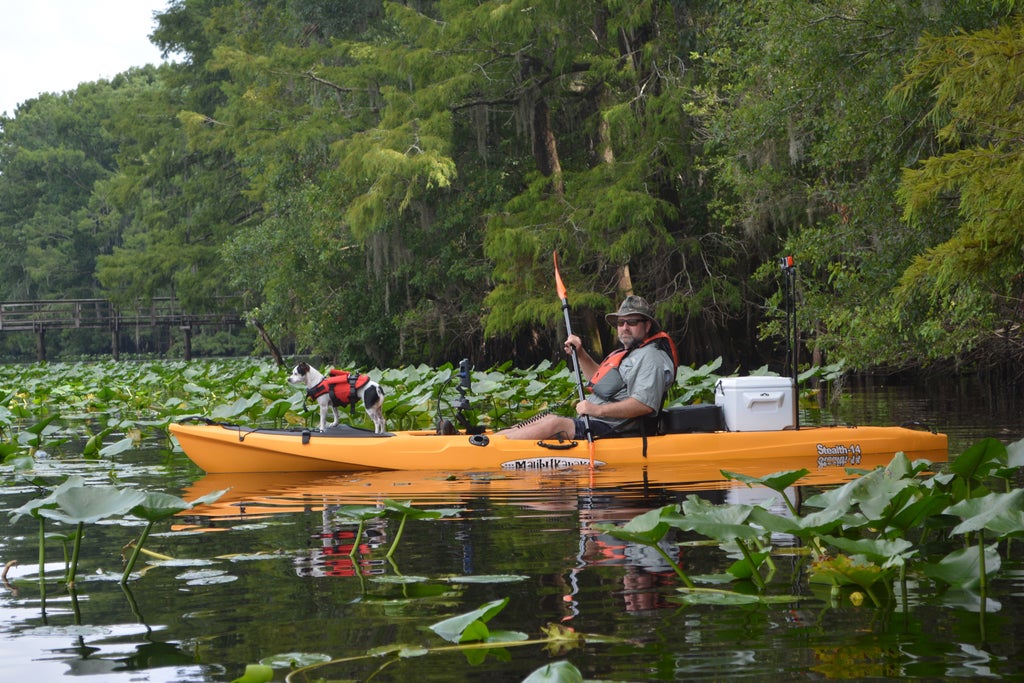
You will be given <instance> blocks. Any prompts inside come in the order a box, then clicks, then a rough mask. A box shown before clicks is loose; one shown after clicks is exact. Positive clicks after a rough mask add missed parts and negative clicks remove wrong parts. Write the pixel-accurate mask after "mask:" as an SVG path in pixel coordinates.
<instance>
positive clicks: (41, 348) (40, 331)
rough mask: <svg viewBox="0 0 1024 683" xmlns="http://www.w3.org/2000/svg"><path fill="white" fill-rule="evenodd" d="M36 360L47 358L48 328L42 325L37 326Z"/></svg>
mask: <svg viewBox="0 0 1024 683" xmlns="http://www.w3.org/2000/svg"><path fill="white" fill-rule="evenodd" d="M36 360H37V361H39V362H40V363H42V362H43V361H45V360H46V328H45V327H43V326H42V325H39V326H37V327H36Z"/></svg>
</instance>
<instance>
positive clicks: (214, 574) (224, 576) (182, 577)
mask: <svg viewBox="0 0 1024 683" xmlns="http://www.w3.org/2000/svg"><path fill="white" fill-rule="evenodd" d="M174 578H176V579H178V580H179V581H184V582H185V583H187V584H188V585H189V586H212V585H214V584H218V583H231V582H232V581H237V580H238V577H237V576H233V575H231V574H228V573H227V572H225V571H223V570H221V569H200V570H198V571H194V572H185V573H184V574H179V575H178V576H176V577H174Z"/></svg>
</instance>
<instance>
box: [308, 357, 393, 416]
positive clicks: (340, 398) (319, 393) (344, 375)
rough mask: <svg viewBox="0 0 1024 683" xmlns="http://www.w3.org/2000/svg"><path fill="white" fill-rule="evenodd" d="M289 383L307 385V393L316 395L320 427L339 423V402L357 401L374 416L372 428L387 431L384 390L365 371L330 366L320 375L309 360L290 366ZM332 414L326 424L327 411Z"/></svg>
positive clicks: (349, 404) (343, 404)
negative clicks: (362, 372) (352, 370)
mask: <svg viewBox="0 0 1024 683" xmlns="http://www.w3.org/2000/svg"><path fill="white" fill-rule="evenodd" d="M288 383H289V384H294V385H296V386H304V387H306V396H307V397H308V398H311V399H315V400H316V402H317V403H318V404H319V405H320V431H321V432H322V431H324V430H325V429H327V428H328V427H334V426H337V424H338V406H352V405H354V404H355V403H356V402H357V401H362V402H363V407H364V408H366V414H367V415H369V416H370V419H371V420H373V431H374V432H375V433H377V434H383V433H384V432H385V431H387V425H386V424H385V423H384V410H383V403H384V390H383V389H381V386H380V385H379V384H377V382H374V381H373V380H372V379H370V377H369V376H368V375H360V374H357V373H354V372H352V373H349V372H345V371H343V370H331V371H330V372H329V373H328V375H326V376H325V375H323V374H322V373H321V372H320V371H319V370H317V369H316V368H314V367H311V366H310V365H309V363H306V362H302V363H299V364H298V365H296V366H295V368H294V369H292V374H291V375H289V376H288ZM328 411H330V412H331V414H332V415H333V416H334V421H333V422H331V423H330V424H327V412H328Z"/></svg>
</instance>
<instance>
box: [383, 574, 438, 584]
mask: <svg viewBox="0 0 1024 683" xmlns="http://www.w3.org/2000/svg"><path fill="white" fill-rule="evenodd" d="M370 581H373V582H374V583H397V584H410V583H425V582H427V581H430V579H428V578H427V577H426V576H409V575H406V574H401V575H398V576H374V577H371V578H370Z"/></svg>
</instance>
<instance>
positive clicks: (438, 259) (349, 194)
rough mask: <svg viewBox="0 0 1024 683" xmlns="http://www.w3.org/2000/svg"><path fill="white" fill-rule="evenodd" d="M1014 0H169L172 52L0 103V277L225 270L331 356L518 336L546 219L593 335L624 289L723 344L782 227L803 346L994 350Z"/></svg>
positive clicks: (142, 281)
mask: <svg viewBox="0 0 1024 683" xmlns="http://www.w3.org/2000/svg"><path fill="white" fill-rule="evenodd" d="M1017 5H1018V3H1016V2H1014V1H1006V0H1001V1H1000V0H993V1H992V2H979V3H955V2H948V3H947V2H917V1H912V0H896V1H893V0H852V1H844V2H838V1H832V0H826V1H825V2H818V1H815V2H810V1H807V0H747V1H745V2H716V1H710V0H707V1H705V0H693V1H684V0H642V1H637V0H630V1H628V2H625V1H622V0H586V1H583V2H558V1H556V0H532V1H527V0H507V1H498V0H408V1H406V2H380V1H376V0H330V1H328V0H313V1H309V2H290V1H287V0H259V1H256V0H170V2H168V3H167V5H166V8H165V10H164V11H163V12H161V13H159V14H158V15H157V27H156V29H155V31H154V33H153V35H152V36H151V40H152V41H153V42H154V43H155V44H156V45H157V46H158V47H159V48H161V50H163V51H164V52H165V54H173V55H174V56H175V59H174V60H173V61H171V62H169V63H165V64H163V65H160V66H148V67H145V68H137V69H131V70H129V71H126V72H125V73H123V74H119V75H118V76H117V77H115V78H113V79H112V80H110V81H105V80H101V81H97V82H94V83H83V84H81V85H80V86H79V87H78V88H77V89H75V90H73V91H69V92H65V93H60V94H45V95H40V96H39V97H38V98H35V99H31V100H28V101H26V102H24V103H22V104H21V105H19V107H18V108H17V109H16V110H15V112H14V114H13V115H11V116H4V117H0V247H2V249H0V254H2V258H3V265H4V267H3V268H2V269H0V301H25V300H45V299H64V298H91V297H95V298H107V299H110V300H111V301H113V302H114V303H115V304H117V305H119V306H123V307H126V308H127V307H132V306H138V305H140V304H145V302H147V301H150V300H152V299H153V298H155V297H173V298H175V299H176V300H177V301H179V302H180V304H181V306H182V307H183V308H184V309H185V310H190V311H204V310H210V309H212V308H214V307H216V306H217V305H218V302H220V301H223V297H225V296H228V295H230V296H238V297H241V301H243V302H244V303H243V306H244V311H241V313H243V314H244V316H245V317H246V318H248V319H250V320H252V321H254V322H257V323H258V324H259V326H260V328H261V329H262V330H264V331H265V332H266V333H267V334H268V336H269V338H270V339H273V340H274V341H276V342H277V343H278V344H280V345H281V346H282V348H284V349H286V350H288V351H289V352H294V353H301V354H308V355H314V356H317V357H320V358H323V359H325V360H328V361H330V362H347V363H354V364H357V365H362V366H366V365H371V366H381V367H385V366H398V365H410V364H418V363H428V364H440V363H444V362H448V361H452V360H456V359H458V358H461V357H471V358H472V359H473V360H474V362H476V363H477V364H478V365H485V364H498V363H503V362H508V361H511V362H513V363H516V364H519V365H524V366H525V365H530V364H534V363H537V362H539V361H541V360H544V359H557V358H560V353H559V349H560V347H561V344H560V341H561V339H562V337H563V336H564V329H563V326H562V317H561V309H560V304H559V301H558V298H557V297H556V295H555V291H554V283H553V272H552V254H553V252H555V251H557V252H558V255H559V260H560V269H561V273H562V275H563V277H564V279H565V281H566V285H567V287H568V290H569V302H570V306H571V314H572V318H573V324H574V331H576V332H580V333H585V335H586V336H587V342H586V343H587V344H588V346H589V347H590V348H592V349H593V350H594V352H595V354H597V353H601V352H602V351H604V352H606V351H608V350H610V348H611V345H612V344H613V343H614V335H613V331H612V330H610V329H608V328H607V326H606V325H605V324H604V313H606V312H608V311H609V310H614V308H615V307H616V306H617V304H618V302H619V300H620V299H621V298H622V297H623V296H624V295H625V294H626V293H631V292H632V293H636V294H640V295H642V296H644V297H645V298H647V299H648V300H649V301H650V302H651V303H652V304H653V305H654V306H655V308H656V311H657V313H658V316H659V319H660V320H661V322H662V325H663V327H664V328H665V329H666V330H667V331H668V332H669V333H670V334H671V335H672V336H673V337H674V338H675V340H676V343H677V345H678V346H679V349H680V355H681V360H682V362H684V363H686V364H700V363H705V362H708V361H710V360H712V359H715V358H717V357H721V358H723V359H724V360H725V365H726V367H732V368H737V369H743V370H747V371H749V370H751V369H754V368H757V367H760V366H762V365H764V364H772V365H774V367H775V369H781V363H782V361H783V360H784V359H783V347H784V345H785V344H786V341H787V339H788V335H786V334H785V330H784V327H785V317H784V312H785V306H784V303H785V302H783V301H782V293H783V291H784V287H783V282H782V280H783V275H782V273H781V272H780V268H779V265H778V264H779V259H780V258H781V257H783V256H793V257H794V259H795V263H796V264H797V272H798V279H797V282H798V286H797V294H798V301H797V311H798V315H797V318H796V320H797V324H798V326H799V346H800V353H801V355H800V359H801V363H802V364H804V365H809V364H811V363H822V362H826V361H828V362H831V361H838V360H842V361H843V362H844V363H845V364H846V367H848V368H852V369H859V370H876V371H886V372H894V371H903V370H917V369H922V368H941V369H944V370H945V369H949V368H955V369H961V370H962V369H973V370H978V369H982V370H991V369H997V368H1020V367H1022V365H1021V361H1022V360H1024V333H1022V331H1021V328H1020V320H1021V318H1022V313H1024V268H1022V264H1024V231H1022V230H1021V229H1020V227H1019V226H1020V225H1021V224H1022V222H1024V221H1022V219H1024V216H1022V211H1024V189H1022V188H1024V163H1022V161H1024V159H1022V155H1024V145H1022V144H1021V139H1022V136H1024V111H1022V109H1021V108H1020V107H1019V106H1018V104H1019V102H1020V100H1021V97H1022V94H1024V93H1022V92H1021V90H1022V89H1024V80H1022V79H1021V77H1020V75H1021V73H1022V72H1024V57H1022V56H1021V55H1024V18H1022V14H1021V12H1020V10H1019V9H1018V6H1017ZM70 339H71V336H70V335H66V337H65V338H62V341H61V342H60V343H61V344H63V346H64V350H65V351H82V352H92V353H102V352H103V344H104V343H106V342H109V337H106V336H103V335H97V336H96V338H94V339H88V340H87V341H84V342H83V341H81V340H79V341H75V342H71V341H69V340H70ZM244 343H245V344H246V345H247V348H248V349H249V350H258V346H259V344H260V342H259V340H258V337H257V335H256V334H254V333H252V331H251V330H250V331H249V332H248V333H247V336H246V338H245V339H244ZM30 344H31V341H30V340H28V341H26V340H23V339H19V338H17V337H16V336H15V335H11V334H5V335H0V354H3V355H4V356H7V357H17V356H18V354H20V353H24V352H25V346H27V345H30ZM209 348H210V349H212V348H214V346H213V345H212V343H211V346H210V347H209ZM1015 372H1016V373H1019V372H1020V371H1019V370H1016V371H1015Z"/></svg>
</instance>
